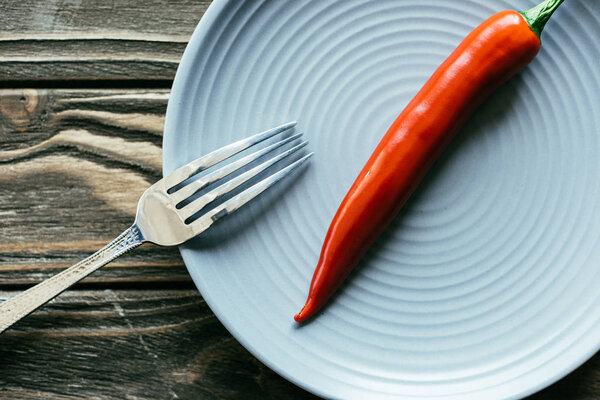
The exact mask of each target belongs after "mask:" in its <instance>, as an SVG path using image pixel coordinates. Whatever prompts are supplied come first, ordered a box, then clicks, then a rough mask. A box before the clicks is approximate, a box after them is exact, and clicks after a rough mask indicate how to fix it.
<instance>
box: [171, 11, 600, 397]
mask: <svg viewBox="0 0 600 400" xmlns="http://www.w3.org/2000/svg"><path fill="white" fill-rule="evenodd" d="M534 3H535V1H529V0H520V1H519V0H514V1H500V0H498V1H496V0H481V1H475V0H469V1H464V2H454V1H449V0H424V1H412V0H405V1H397V0H381V1H376V2H375V1H369V0H348V1H341V0H339V1H334V0H318V1H308V0H302V1H294V2H291V1H290V2H284V1H261V0H250V1H243V2H238V1H234V0H231V1H229V0H216V1H215V3H214V4H213V6H211V9H210V10H209V12H208V13H207V15H206V16H205V20H204V21H203V22H202V23H201V24H200V25H199V28H198V30H197V32H196V33H195V35H194V37H193V39H192V41H191V44H190V47H189V48H188V50H186V54H185V56H184V58H183V60H182V66H181V67H180V71H179V72H178V76H177V78H176V82H175V84H174V88H173V94H172V98H171V101H170V104H169V110H168V113H167V124H166V133H165V170H166V171H167V172H168V171H170V170H173V169H174V168H176V167H177V166H179V165H182V164H183V163H185V162H186V161H188V160H191V159H193V158H195V157H197V156H198V155H199V154H202V153H205V152H207V151H208V150H210V149H213V148H216V147H218V146H220V145H223V144H226V143H228V142H231V141H233V140H234V139H237V138H241V137H243V136H247V135H249V134H252V133H255V132H258V131H260V130H263V129H266V128H269V127H271V126H274V125H277V124H279V123H282V122H286V121H288V120H298V121H299V126H298V129H299V130H302V131H304V132H305V135H306V136H307V138H308V139H309V141H310V147H311V149H312V150H313V151H315V159H314V161H313V162H312V163H311V165H310V167H309V168H307V169H306V171H304V173H302V174H299V176H298V177H296V179H295V180H294V181H293V182H291V183H289V184H287V185H283V187H282V188H281V189H279V190H273V191H272V192H268V193H267V194H266V195H265V196H263V197H261V198H260V200H257V201H256V202H255V203H253V204H251V205H250V206H249V207H248V209H247V210H244V211H242V212H240V213H239V214H238V215H236V216H234V217H231V219H229V220H228V222H227V223H222V224H220V225H219V226H217V227H216V229H215V230H214V231H213V232H209V234H208V235H207V237H206V238H204V239H202V238H201V239H199V240H197V241H195V242H193V243H192V244H191V245H189V246H187V247H186V248H185V249H184V250H183V255H184V259H185V261H186V264H187V265H188V267H189V269H190V272H191V274H192V276H193V277H194V280H195V282H196V284H197V285H198V287H199V289H200V290H201V292H202V294H203V296H204V297H205V298H206V300H207V302H208V303H209V304H210V306H211V308H212V309H213V310H214V311H215V313H216V314H217V316H218V317H219V318H220V319H221V320H222V321H223V323H224V324H225V325H226V326H227V328H228V329H229V330H230V331H231V332H232V333H233V334H234V335H235V336H236V338H238V340H240V341H241V342H242V343H243V344H244V345H245V346H246V347H247V348H248V349H250V350H251V351H252V352H253V353H254V354H255V355H257V356H258V357H259V358H261V360H263V361H264V362H266V363H267V364H268V365H269V366H271V367H272V368H274V369H275V370H276V371H277V372H279V373H281V374H282V375H284V376H286V377H288V378H289V379H291V380H293V381H295V382H296V383H298V384H300V385H302V386H304V387H306V388H308V389H310V390H312V391H314V392H316V393H319V394H322V395H325V396H327V397H355V398H360V397H361V396H364V395H369V396H370V397H369V398H376V397H378V396H380V397H387V396H390V395H393V396H412V397H427V398H434V397H436V396H438V397H443V396H446V397H445V398H451V397H452V396H454V397H456V398H463V397H464V396H466V395H473V396H477V395H485V396H486V398H502V397H506V396H521V395H525V394H527V393H531V392H533V391H535V390H537V389H539V388H541V387H543V386H544V385H546V384H548V383H550V382H552V381H554V380H556V379H558V378H560V377H561V376H562V375H564V374H566V373H567V372H568V371H569V370H570V369H572V368H574V367H575V366H577V365H578V364H579V363H581V362H582V361H583V360H585V359H586V358H587V357H589V356H590V355H592V354H593V352H594V351H595V350H597V349H598V346H599V345H600V340H599V339H598V337H600V336H598V334H599V333H600V294H599V293H598V291H597V290H596V289H597V287H598V286H599V284H600V273H599V269H600V268H598V267H599V265H598V264H599V262H598V260H599V259H600V224H599V222H600V181H599V180H600V175H599V174H598V171H599V169H600V168H599V167H600V162H599V161H598V160H600V140H599V138H598V135H599V133H600V129H599V127H600V117H598V115H600V114H599V112H598V110H597V108H598V104H600V69H599V68H598V66H597V60H598V58H600V48H599V46H597V44H596V43H595V42H596V38H597V37H598V34H599V33H600V10H598V9H597V8H593V7H592V6H591V5H590V4H589V3H586V2H585V1H584V0H572V1H570V2H565V5H564V6H562V8H561V9H560V10H559V12H558V13H557V14H556V15H555V16H554V17H553V19H552V21H551V22H550V23H549V24H548V26H547V28H546V32H545V33H544V35H543V47H542V50H541V52H540V54H539V55H538V57H537V58H536V60H534V62H533V63H532V64H531V65H530V67H528V68H527V69H526V70H525V71H524V72H523V73H521V74H520V75H518V76H517V77H515V78H514V79H513V80H511V81H510V82H509V83H508V84H507V85H506V86H504V87H503V88H502V89H501V90H500V91H499V92H498V93H497V94H496V95H494V96H493V97H492V98H491V99H490V100H489V101H488V102H487V103H486V104H484V106H483V107H482V108H481V109H480V110H479V111H478V112H477V113H476V115H475V116H474V117H473V119H472V120H471V121H470V122H469V123H468V125H467V126H466V127H465V129H463V131H462V132H461V133H460V135H459V136H458V137H457V138H456V140H455V141H454V142H453V143H452V145H451V146H450V148H449V149H448V151H447V152H446V153H445V154H444V156H443V157H442V158H441V159H440V160H439V162H438V163H437V164H436V166H435V167H434V169H433V170H432V171H431V173H430V174H429V175H428V176H427V177H426V179H425V181H424V182H423V184H422V185H421V187H420V188H419V189H418V191H417V193H415V195H414V196H413V198H412V199H411V201H410V202H409V203H408V204H407V205H406V207H405V209H404V210H403V211H402V213H401V215H399V216H398V218H396V220H395V221H394V222H393V223H392V226H391V227H390V228H389V229H388V230H387V231H386V232H385V234H384V236H383V237H382V238H381V239H380V240H379V241H378V242H377V243H376V245H375V246H374V247H373V248H372V249H371V251H370V252H369V254H368V255H367V257H366V258H365V260H363V261H362V262H361V265H360V266H359V268H358V269H357V270H356V271H355V272H354V273H353V274H352V276H351V278H350V279H349V281H348V283H347V284H346V285H345V286H344V287H343V288H342V290H341V291H340V293H339V295H338V296H336V297H335V298H334V299H333V301H332V302H331V304H330V305H329V306H328V307H327V308H326V309H325V310H324V311H323V313H322V315H321V316H320V317H319V318H317V319H316V320H315V321H314V322H312V323H310V324H307V325H305V326H303V327H301V328H298V327H296V326H295V325H294V324H293V322H292V315H293V314H294V313H295V312H296V311H298V309H299V307H300V306H301V305H302V304H303V301H304V299H305V296H306V291H307V289H308V284H309V282H310V278H311V275H312V271H313V268H314V266H315V264H316V261H317V259H318V255H319V251H320V246H321V243H322V240H323V237H324V235H325V232H326V230H327V227H328V224H329V222H330V220H331V218H332V217H333V214H334V213H335V210H336V208H337V206H338V205H339V203H340V201H341V199H342V198H343V196H344V194H345V192H346V191H347V189H348V188H349V186H350V185H351V183H352V181H353V180H354V178H355V177H356V175H357V173H358V172H359V170H360V169H361V167H362V165H363V164H364V162H365V161H366V159H367V158H368V157H369V155H370V153H371V152H372V150H373V149H374V147H375V146H376V144H377V142H378V141H379V139H380V138H381V136H382V135H383V133H385V131H386V129H387V127H388V126H389V125H390V123H391V122H392V121H393V119H394V118H395V117H396V115H397V114H398V113H399V112H400V111H401V110H402V108H403V107H404V106H405V105H406V104H407V102H408V101H409V100H410V99H411V98H412V96H413V95H414V94H415V93H416V92H417V91H418V89H419V88H420V87H421V85H422V84H423V83H424V82H425V80H426V79H427V78H428V77H429V76H430V74H431V73H432V72H433V71H434V70H435V68H436V67H437V66H438V65H439V64H440V63H441V62H442V61H443V59H444V58H445V57H446V56H447V55H448V54H449V53H450V52H451V51H452V50H453V48H454V47H455V46H456V45H457V44H458V43H459V42H460V40H461V39H462V38H463V37H464V36H465V35H466V34H467V33H468V32H469V31H470V30H471V29H472V28H473V27H474V26H476V25H477V24H478V23H480V22H481V21H482V20H483V19H485V18H486V17H487V16H489V15H491V14H492V13H493V12H495V11H499V10H502V9H506V8H513V9H524V8H528V7H530V6H532V5H534ZM582 19H583V20H582Z"/></svg>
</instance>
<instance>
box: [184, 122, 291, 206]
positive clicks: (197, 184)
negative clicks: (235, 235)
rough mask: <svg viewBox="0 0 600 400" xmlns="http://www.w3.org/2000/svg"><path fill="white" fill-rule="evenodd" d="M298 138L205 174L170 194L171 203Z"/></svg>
mask: <svg viewBox="0 0 600 400" xmlns="http://www.w3.org/2000/svg"><path fill="white" fill-rule="evenodd" d="M300 136H302V133H297V134H295V135H292V136H289V137H287V138H284V139H282V140H280V141H278V142H275V143H273V144H271V145H269V146H267V147H265V148H263V149H260V150H258V151H255V152H254V153H251V154H249V155H247V156H245V157H242V158H240V159H239V160H236V161H234V162H232V163H231V164H227V165H224V166H223V167H221V168H219V169H217V170H215V171H213V172H211V173H210V174H207V175H205V176H203V177H202V178H200V179H197V180H195V181H193V182H191V183H190V184H188V185H185V186H184V187H182V188H181V189H179V190H178V191H176V192H175V193H173V194H172V196H173V202H174V203H175V204H179V203H181V202H182V201H184V200H185V199H187V198H188V197H190V196H192V195H193V194H194V193H196V192H198V191H199V190H202V189H204V188H205V187H207V186H208V185H210V184H211V183H214V182H216V181H218V180H219V179H223V178H224V177H226V176H228V175H229V174H232V173H233V172H235V171H237V170H239V169H240V168H242V167H244V166H246V165H248V164H250V163H251V162H252V161H255V160H257V159H259V158H260V157H262V156H264V155H265V154H267V153H270V152H272V151H273V150H275V149H278V148H280V147H282V146H284V145H286V144H287V143H290V142H292V141H294V140H296V139H298V138H299V137H300Z"/></svg>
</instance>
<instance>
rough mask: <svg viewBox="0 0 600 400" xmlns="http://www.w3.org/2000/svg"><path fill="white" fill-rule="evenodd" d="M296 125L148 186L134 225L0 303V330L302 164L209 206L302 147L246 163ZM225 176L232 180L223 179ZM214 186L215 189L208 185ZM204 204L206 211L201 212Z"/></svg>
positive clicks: (286, 139)
mask: <svg viewBox="0 0 600 400" xmlns="http://www.w3.org/2000/svg"><path fill="white" fill-rule="evenodd" d="M295 125H296V123H295V122H290V123H287V124H284V125H281V126H278V127H276V128H273V129H270V130H268V131H265V132H262V133H259V134H257V135H254V136H251V137H248V138H246V139H243V140H240V141H238V142H235V143H232V144H229V145H227V146H225V147H222V148H220V149H218V150H215V151H213V152H212V153H209V154H207V155H205V156H203V157H200V158H198V159H196V160H194V161H192V162H190V163H189V164H186V165H184V166H183V167H181V168H179V169H177V170H176V171H175V172H173V173H172V174H170V175H169V176H167V177H164V178H163V179H161V180H159V181H158V182H156V183H155V184H154V185H152V186H150V187H149V188H148V189H147V190H146V191H145V192H144V193H143V194H142V196H141V198H140V200H139V203H138V209H137V213H136V217H135V221H134V223H133V225H131V227H129V228H128V229H127V230H125V232H123V233H122V234H121V235H119V237H117V238H116V239H115V240H113V241H112V242H110V243H109V244H108V245H106V246H105V247H104V248H102V249H101V250H99V251H97V252H96V253H94V254H92V255H91V256H89V257H88V258H86V259H85V260H83V261H81V262H79V263H77V264H75V265H73V266H72V267H70V268H68V269H66V270H64V271H62V272H60V273H59V274H57V275H55V276H53V277H51V278H49V279H47V280H45V281H43V282H41V283H39V284H38V285H36V286H34V287H32V288H30V289H28V290H26V291H25V292H23V293H20V294H18V295H16V296H14V297H12V298H10V299H9V300H6V301H5V302H4V303H2V304H0V333H2V332H4V331H5V330H6V329H7V328H8V327H10V326H11V325H13V324H14V323H15V322H17V321H19V320H20V319H21V318H23V317H25V316H27V315H28V314H29V313H31V312H33V311H34V310H36V309H37V308H38V307H40V306H42V305H44V304H45V303H47V302H48V301H50V300H52V299H53V298H54V297H56V296H58V295H59V294H60V293H62V292H63V291H64V290H66V289H67V288H69V287H70V286H71V285H73V284H75V283H76V282H78V281H80V280H81V279H83V278H85V277H86V276H88V275H89V274H91V273H92V272H94V271H96V270H97V269H98V268H100V267H102V266H104V265H106V264H108V263H109V262H111V261H112V260H114V259H115V258H117V257H119V256H120V255H122V254H124V253H125V252H127V251H129V250H131V249H134V248H136V247H137V246H139V245H141V244H142V243H145V242H151V243H155V244H158V245H162V246H175V245H178V244H182V243H183V242H185V241H187V240H188V239H191V238H193V237H194V236H197V235H198V234H200V233H202V232H204V231H205V230H206V229H208V228H209V227H210V226H211V225H212V224H213V223H214V222H215V221H217V220H218V219H220V218H222V217H224V216H226V215H229V214H231V213H232V212H234V211H235V210H237V209H239V208H240V207H242V206H243V205H244V204H246V203H248V202H249V201H250V200H252V199H253V198H255V197H256V196H258V195H259V194H261V193H262V192H263V191H265V190H266V189H267V188H269V187H270V186H272V185H273V184H275V183H276V182H277V181H279V180H281V179H282V178H283V177H285V176H287V175H289V174H290V173H291V172H292V171H293V170H294V169H296V168H298V167H299V166H300V165H302V163H304V162H305V161H306V160H307V159H308V158H309V157H310V156H311V155H312V153H310V154H307V155H305V156H303V157H301V158H299V159H297V160H296V161H294V162H292V163H288V164H287V166H285V167H283V168H280V169H278V170H276V172H274V173H272V174H271V175H269V176H267V177H266V178H264V179H262V180H260V181H259V182H257V183H253V184H250V183H248V184H247V186H248V187H245V188H244V189H243V190H242V191H240V192H239V193H238V194H235V196H233V197H231V198H229V199H227V200H225V201H224V202H222V203H220V204H217V203H215V205H213V206H212V207H208V206H210V205H211V203H212V202H213V201H215V200H217V199H218V198H220V197H222V196H224V195H226V194H227V193H230V192H231V191H233V190H235V189H236V188H238V187H240V186H241V185H243V184H244V183H247V182H248V181H249V180H250V179H252V178H254V177H256V176H257V175H259V174H260V173H261V172H263V171H265V170H266V169H267V168H269V167H271V166H273V165H274V164H276V163H277V162H279V161H281V160H283V159H284V158H286V157H288V156H290V155H291V154H292V153H295V152H297V151H298V150H300V149H301V148H302V147H304V146H305V145H306V144H307V142H306V141H304V142H301V143H299V144H296V145H294V146H293V147H291V148H289V149H287V150H285V151H282V152H279V153H277V154H276V155H273V156H271V157H270V158H268V159H266V160H264V161H262V162H261V163H259V164H258V165H256V166H253V167H251V165H250V164H251V163H255V162H258V161H257V160H259V159H261V158H263V157H264V156H266V155H267V154H268V153H271V152H274V151H275V150H277V149H280V150H282V146H284V145H286V144H288V143H290V142H293V141H294V142H296V141H297V140H296V139H298V138H299V137H300V136H301V135H302V134H301V133H298V134H294V135H291V136H289V135H285V133H286V132H287V133H290V132H291V131H290V130H291V129H292V128H293V127H294V126H295ZM275 135H279V140H278V141H277V142H275V143H273V144H271V145H268V146H266V147H264V148H262V149H259V150H257V151H255V152H253V153H251V154H249V155H246V156H244V157H241V158H239V159H237V160H235V161H233V162H230V163H227V164H225V165H223V166H221V167H220V168H218V169H215V170H214V171H207V173H206V174H205V175H203V176H201V177H200V178H198V179H195V180H194V179H190V178H192V177H194V176H195V175H196V174H198V173H200V172H202V171H205V170H207V169H208V168H210V167H213V166H215V165H216V164H218V163H221V162H222V161H224V160H226V159H228V158H230V157H232V156H234V155H236V154H238V153H240V152H242V151H244V150H246V149H248V148H249V147H251V146H254V145H256V144H258V143H260V142H263V141H265V140H267V139H269V138H271V137H273V136H275ZM265 158H266V157H265ZM244 167H248V169H247V170H246V171H244V172H242V173H239V174H238V175H235V174H234V172H236V171H239V170H240V169H242V168H244ZM250 167H251V168H250ZM227 178H231V179H229V180H227ZM213 186H214V188H212V187H213ZM204 189H206V190H207V191H206V193H204V194H202V195H200V196H194V195H196V194H197V193H198V192H199V191H201V190H204ZM240 189H241V188H240ZM205 209H207V210H206V211H205ZM203 211H204V212H203ZM202 212H203V213H202ZM198 214H201V215H200V216H199V217H198V218H197V219H194V218H192V217H196V216H198Z"/></svg>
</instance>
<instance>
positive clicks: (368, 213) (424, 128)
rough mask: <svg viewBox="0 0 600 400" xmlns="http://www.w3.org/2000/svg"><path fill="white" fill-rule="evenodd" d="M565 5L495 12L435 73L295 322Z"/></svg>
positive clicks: (367, 178) (335, 225) (342, 212)
mask: <svg viewBox="0 0 600 400" xmlns="http://www.w3.org/2000/svg"><path fill="white" fill-rule="evenodd" d="M562 2H563V0H546V1H545V2H543V3H542V4H540V5H538V6H537V7H534V8H532V9H530V10H528V11H524V12H522V13H519V12H516V11H502V12H500V13H498V14H496V15H494V16H492V17H490V18H489V19H488V20H486V21H485V22H483V23H482V24H481V25H480V26H478V27H477V28H475V30H474V31H473V32H471V33H470V34H469V35H468V36H467V37H466V38H465V39H464V41H463V42H462V43H461V44H460V45H459V46H458V47H457V48H456V50H454V52H453V53H452V54H451V55H450V56H449V57H448V58H447V59H446V60H445V61H444V63H443V64H442V65H441V66H440V67H439V68H438V69H437V71H435V73H434V74H433V76H432V77H431V78H430V79H429V80H428V81H427V83H426V84H425V86H423V88H422V89H421V90H420V91H419V93H417V95H416V96H415V98H414V99H413V100H412V101H411V102H410V103H409V104H408V106H407V107H406V108H405V109H404V111H403V112H402V114H400V116H398V118H397V119H396V121H394V123H393V124H392V126H391V127H390V128H389V130H388V131H387V133H386V134H385V136H384V137H383V139H382V140H381V142H380V143H379V145H378V146H377V148H376V149H375V151H374V153H373V154H372V155H371V158H370V159H369V160H368V162H367V164H366V165H365V166H364V168H363V169H362V171H361V172H360V174H359V175H358V177H357V178H356V181H355V182H354V184H353V185H352V187H351V188H350V191H349V192H348V194H347V195H346V197H345V198H344V200H343V201H342V204H341V205H340V207H339V209H338V211H337V213H336V215H335V217H334V218H333V221H332V222H331V225H330V227H329V231H328V232H327V235H326V237H325V242H324V244H323V248H322V250H321V257H320V259H319V263H318V264H317V267H316V270H315V273H314V275H313V278H312V282H311V285H310V290H309V293H308V300H307V301H306V304H305V306H304V308H302V310H301V311H300V312H299V313H298V314H297V315H296V316H295V317H294V319H295V320H296V321H298V322H301V321H305V320H306V319H308V318H310V317H311V316H313V315H314V314H315V313H316V312H317V311H318V310H319V309H320V308H321V307H322V306H323V305H324V304H325V303H326V302H327V300H328V299H329V297H330V296H331V295H332V294H333V293H334V292H335V291H336V290H337V289H338V287H339V286H340V285H341V284H342V282H343V281H344V279H346V277H347V276H348V275H349V274H350V272H351V270H352V269H353V268H354V266H355V265H356V264H357V263H358V261H359V260H360V259H361V258H362V257H363V256H364V254H365V253H366V251H367V249H368V248H369V246H370V245H371V244H372V243H373V242H374V241H375V239H376V238H377V237H378V236H379V235H380V234H381V233H382V231H383V230H384V229H385V228H386V226H387V225H388V224H389V223H390V221H391V220H392V219H393V218H394V217H395V216H396V214H397V213H398V211H399V210H400V208H401V207H402V206H403V205H404V203H405V202H406V200H407V199H408V198H409V196H410V195H411V194H412V192H413V191H414V190H415V188H416V187H417V185H418V184H419V182H420V181H421V179H422V178H423V176H424V175H425V174H426V172H427V171H428V170H429V168H430V167H431V165H432V164H433V163H434V161H435V160H436V159H437V158H438V156H439V155H440V153H441V152H442V151H443V150H444V148H445V147H446V146H447V145H448V143H449V142H450V140H451V139H452V138H453V137H454V136H455V134H456V132H457V131H458V130H459V129H460V128H461V127H462V126H463V124H464V123H465V122H466V121H467V119H468V118H469V117H470V116H471V114H473V112H474V111H475V109H476V108H477V107H478V106H479V105H480V104H481V103H482V102H483V101H484V100H485V99H486V98H487V97H488V96H490V95H491V94H492V93H493V92H494V91H495V90H496V89H498V88H499V87H500V86H501V85H502V84H503V83H504V82H506V81H507V80H508V79H509V78H510V77H512V76H513V75H515V74H516V73H517V72H519V71H520V70H521V69H523V68H524V67H525V66H526V65H527V64H529V62H530V61H531V60H533V58H534V57H535V55H536V54H537V53H538V51H539V49H540V46H541V42H540V37H539V36H540V34H541V32H542V29H543V28H544V26H545V24H546V22H547V21H548V19H549V18H550V16H551V15H552V13H553V12H554V11H555V10H556V9H557V8H558V6H559V5H560V4H561V3H562Z"/></svg>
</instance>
